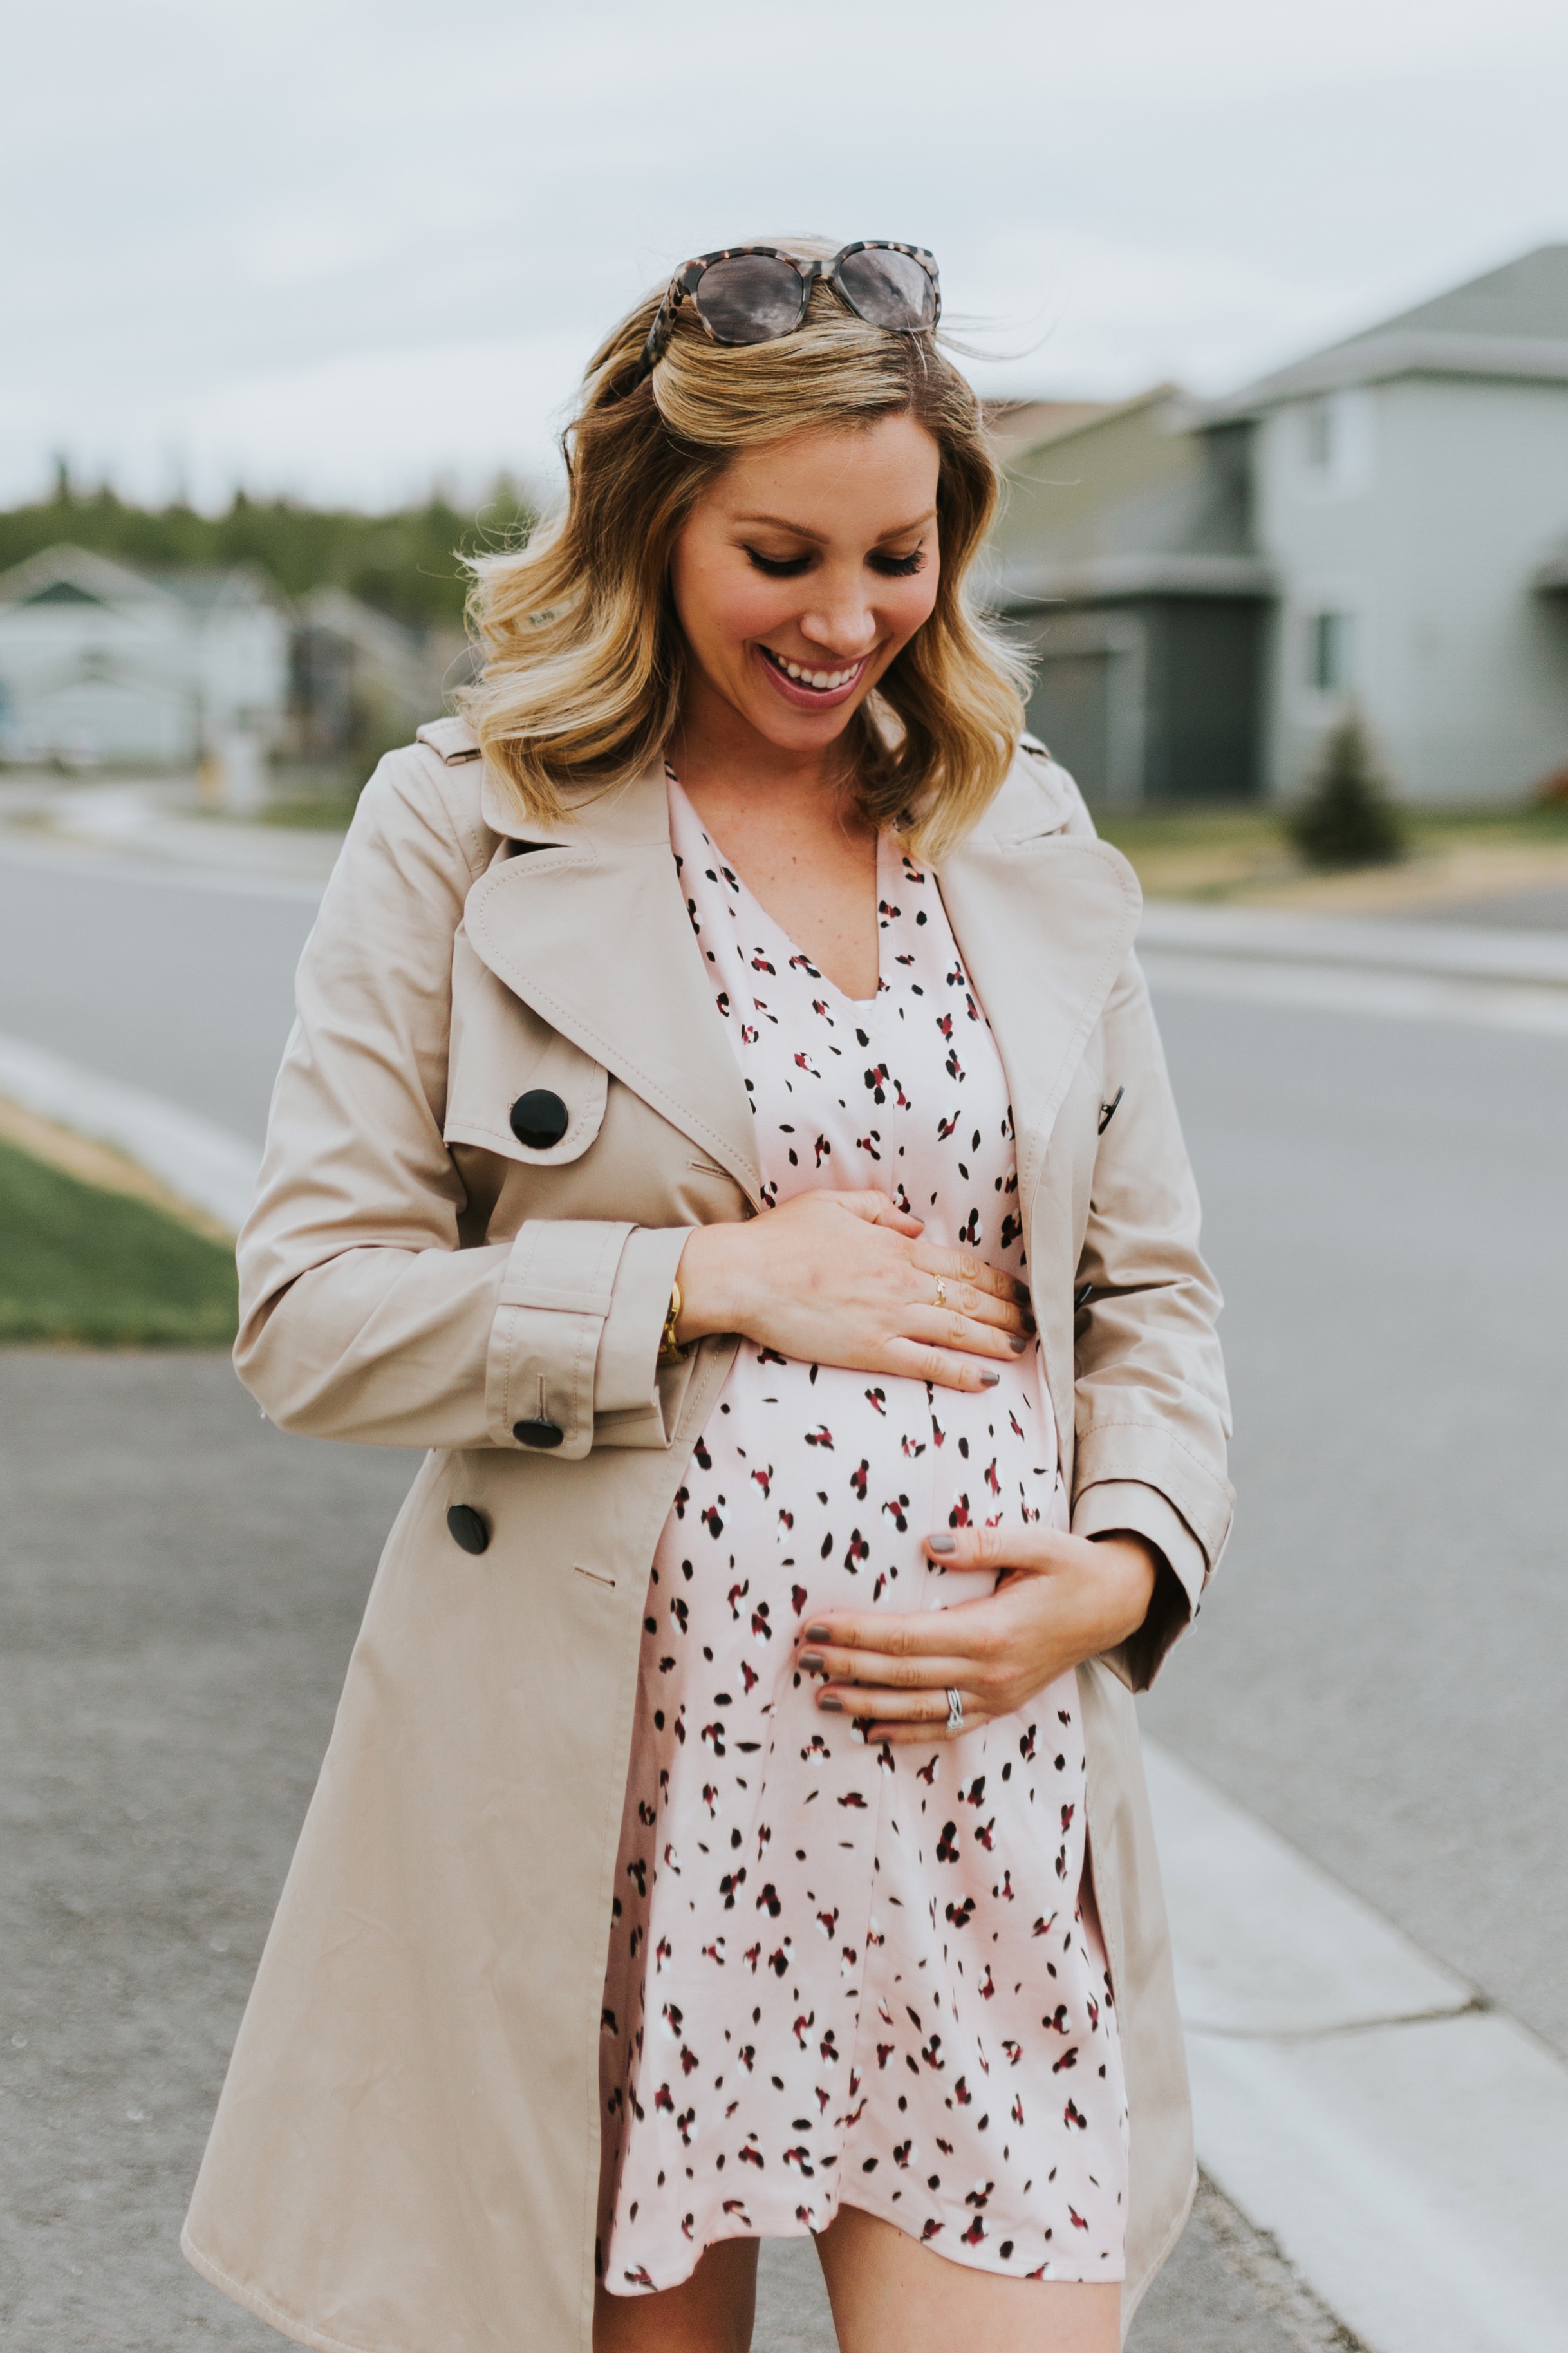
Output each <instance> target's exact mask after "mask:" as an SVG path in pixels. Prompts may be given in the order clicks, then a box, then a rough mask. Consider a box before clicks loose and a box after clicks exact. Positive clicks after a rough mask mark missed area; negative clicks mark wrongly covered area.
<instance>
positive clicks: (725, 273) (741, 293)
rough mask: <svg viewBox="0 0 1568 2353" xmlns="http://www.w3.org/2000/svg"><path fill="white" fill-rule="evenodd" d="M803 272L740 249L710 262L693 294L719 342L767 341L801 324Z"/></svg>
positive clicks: (763, 254)
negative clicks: (729, 256)
mask: <svg viewBox="0 0 1568 2353" xmlns="http://www.w3.org/2000/svg"><path fill="white" fill-rule="evenodd" d="M693 300H694V301H695V302H696V304H697V309H698V311H699V313H700V316H701V318H702V319H703V321H704V322H705V323H706V324H707V325H708V326H710V328H711V329H712V331H713V333H714V335H715V336H716V338H717V339H718V341H719V342H720V343H772V342H773V338H774V337H775V336H777V335H787V334H788V333H789V332H790V331H791V329H792V328H794V327H797V326H798V325H799V324H800V320H801V313H802V311H804V309H805V283H804V281H803V280H802V279H801V275H800V272H799V271H798V270H797V269H792V268H791V266H790V264H789V263H788V262H787V261H776V260H773V259H770V258H769V257H768V255H767V254H765V253H737V254H733V255H731V258H730V259H729V260H728V261H715V262H711V263H710V265H709V267H708V268H707V269H705V270H704V271H703V273H702V275H701V277H700V279H699V280H698V281H697V292H696V294H695V296H694V297H693Z"/></svg>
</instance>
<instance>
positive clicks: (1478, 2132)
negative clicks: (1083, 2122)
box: [1146, 1742, 1568, 2353]
mask: <svg viewBox="0 0 1568 2353" xmlns="http://www.w3.org/2000/svg"><path fill="white" fill-rule="evenodd" d="M1146 1757H1147V1761H1148V1770H1149V1784H1150V1794H1151V1797H1152V1801H1153V1807H1154V1818H1155V1824H1156V1829H1157V1831H1158V1834H1159V1842H1160V1854H1161V1861H1162V1864H1163V1870H1164V1874H1165V1886H1166V1895H1167V1900H1168V1902H1169V1905H1170V1910H1171V1923H1172V1931H1173V1938H1174V1942H1175V1948H1176V1979H1177V1989H1178V1992H1179V1994H1180V1998H1181V2003H1182V2011H1183V2016H1184V2021H1185V2023H1186V2029H1187V2056H1188V2062H1189V2064H1190V2066H1191V2069H1192V2077H1193V2099H1194V2116H1195V2121H1196V2127H1197V2145H1198V2157H1199V2160H1200V2162H1201V2163H1202V2164H1203V2166H1204V2167H1205V2170H1206V2171H1207V2172H1208V2173H1210V2174H1211V2175H1212V2176H1213V2178H1214V2179H1215V2181H1217V2182H1218V2184H1219V2186H1220V2188H1221V2189H1223V2190H1224V2191H1225V2192H1226V2196H1227V2197H1228V2198H1230V2199H1231V2200H1232V2201H1233V2203H1234V2204H1236V2205H1237V2206H1238V2207H1239V2208H1240V2209H1241V2211H1242V2212H1243V2213H1244V2214H1246V2215H1247V2217H1248V2219H1249V2220H1250V2221H1253V2222H1254V2223H1256V2224H1257V2225H1258V2227H1259V2228H1260V2229H1263V2230H1268V2231H1272V2232H1274V2234H1275V2236H1276V2237H1277V2238H1278V2240H1279V2243H1280V2245H1281V2246H1282V2247H1283V2249H1284V2251H1285V2253H1286V2254H1287V2255H1289V2258H1290V2260H1291V2261H1292V2262H1293V2263H1295V2264H1296V2266H1297V2268H1298V2269H1299V2270H1300V2272H1301V2274H1302V2275H1303V2276H1304V2277H1305V2278H1306V2279H1307V2280H1308V2282H1309V2283H1310V2285H1311V2286H1312V2287H1313V2288H1314V2289H1315V2290H1316V2292H1317V2294H1318V2295H1320V2296H1321V2298H1322V2300H1323V2302H1324V2303H1325V2304H1326V2305H1328V2306H1329V2307H1330V2308H1331V2311H1333V2312H1334V2313H1336V2314H1337V2315H1338V2316H1339V2317H1340V2318H1341V2319H1342V2321H1344V2322H1345V2323H1347V2325H1348V2326H1349V2327H1351V2328H1352V2329H1353V2330H1354V2331H1355V2333H1356V2335H1357V2336H1359V2337H1362V2338H1363V2339H1364V2341H1365V2342H1366V2344H1367V2345H1368V2346H1370V2347H1371V2348H1373V2353H1564V2348H1568V2228H1565V2227H1564V2218H1565V2217H1568V2066H1565V2065H1564V2064H1563V2062H1562V2061H1561V2060H1560V2059H1559V2058H1557V2057H1556V2056H1555V2054H1554V2053H1553V2052H1551V2051H1549V2050H1548V2049H1547V2048H1546V2047H1545V2046H1544V2045H1543V2044H1542V2043H1540V2042H1537V2041H1536V2040H1535V2039H1534V2037H1533V2036H1531V2035H1530V2034H1528V2033H1527V2032H1526V2031H1525V2030H1524V2029H1523V2028H1522V2027H1521V2026H1520V2025H1518V2024H1517V2023H1516V2022H1515V2021H1513V2020H1512V2019H1510V2018H1507V2017H1505V2016H1503V2015H1502V2014H1501V2013H1500V2012H1499V2011H1496V2010H1487V2009H1485V2008H1484V2007H1482V2006H1480V2005H1479V2001H1478V1997H1477V1995H1476V1991H1475V1989H1474V1988H1473V1987H1471V1986H1469V1985H1467V1984H1466V1983H1465V1981H1464V1980H1463V1979H1462V1978H1458V1977H1456V1976H1455V1975H1453V1974H1452V1972H1450V1971H1449V1970H1447V1969H1445V1968H1441V1967H1439V1965H1438V1964H1437V1963H1436V1962H1435V1961H1432V1960H1431V1959H1429V1958H1428V1957H1427V1956H1426V1954H1424V1953H1422V1952H1420V1951H1418V1950H1417V1948H1416V1947H1415V1946H1414V1945H1412V1944H1410V1943H1409V1941H1408V1940H1407V1939H1406V1938H1405V1937H1404V1936H1401V1935H1400V1933H1399V1932H1398V1931H1397V1930H1396V1929H1394V1928H1393V1927H1391V1926H1389V1924H1388V1923H1387V1922H1386V1921H1385V1920H1383V1919H1381V1918H1380V1917H1379V1916H1378V1915H1377V1914H1376V1913H1374V1912H1373V1911H1372V1910H1371V1909H1370V1908H1369V1907H1368V1906H1367V1905H1363V1904H1362V1903H1360V1902H1359V1901H1358V1900H1357V1899H1356V1898H1355V1897H1353V1896H1352V1895H1351V1894H1348V1893H1347V1892H1346V1890H1345V1889H1344V1888H1342V1887H1341V1886H1339V1885H1338V1884H1337V1883H1335V1882H1334V1881H1333V1880H1331V1879H1330V1878H1329V1877H1328V1876H1327V1875H1326V1874H1325V1873H1321V1872H1320V1871H1318V1870H1317V1869H1316V1868H1315V1867H1314V1866H1313V1865H1312V1864H1310V1863H1309V1862H1307V1861H1306V1860H1305V1859H1304V1858H1303V1857H1302V1856H1301V1855H1300V1854H1298V1853H1297V1852H1295V1850H1294V1849H1293V1848H1291V1847H1289V1845H1288V1844H1287V1843H1286V1842H1285V1841H1283V1840H1281V1839H1279V1838H1276V1837H1275V1835H1274V1834H1273V1832H1272V1831H1268V1830H1267V1829H1265V1828H1264V1826H1263V1825H1262V1824H1261V1823H1259V1822H1258V1821H1257V1820H1254V1819H1253V1817H1252V1816H1250V1815H1249V1814H1247V1813H1245V1812H1244V1811H1243V1810H1241V1809H1240V1808H1239V1807H1237V1806H1233V1805H1232V1804H1231V1803H1230V1802H1229V1800H1228V1799H1225V1798H1222V1797H1221V1796H1220V1795H1219V1794H1218V1792H1217V1791H1216V1790H1215V1789H1214V1788H1211V1787H1210V1786H1209V1785H1208V1784H1207V1783H1206V1782H1205V1781H1203V1780H1201V1779H1200V1778H1198V1777H1197V1776H1196V1775H1195V1774H1193V1773H1190V1772H1188V1771H1187V1770H1186V1768H1185V1767H1184V1766H1182V1765H1180V1764H1178V1763H1177V1761H1176V1760H1175V1758H1174V1757H1171V1756H1170V1755H1169V1754H1167V1753H1166V1752H1165V1751H1164V1750H1163V1749H1161V1748H1160V1747H1159V1746H1157V1745H1156V1744H1154V1743H1152V1742H1151V1743H1148V1744H1147V1745H1146Z"/></svg>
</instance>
